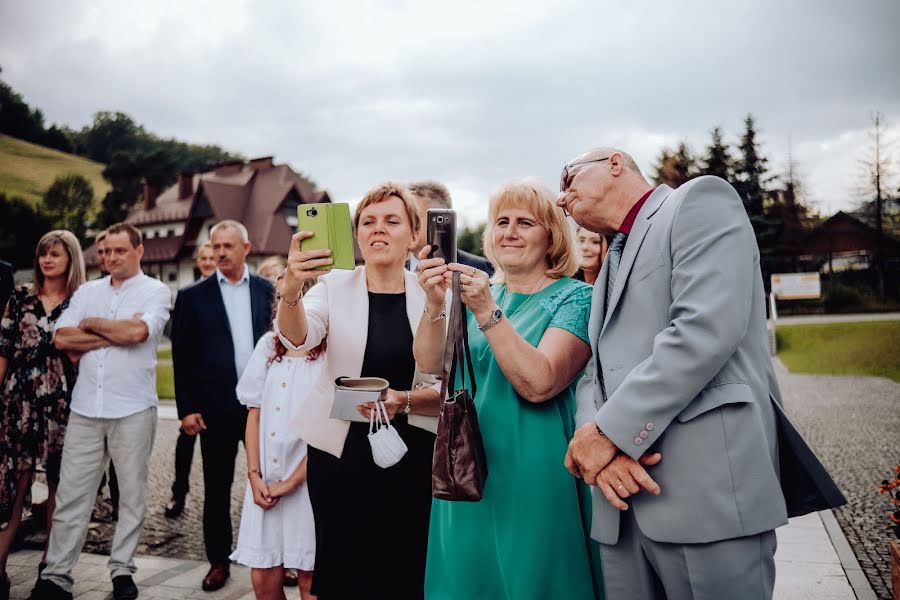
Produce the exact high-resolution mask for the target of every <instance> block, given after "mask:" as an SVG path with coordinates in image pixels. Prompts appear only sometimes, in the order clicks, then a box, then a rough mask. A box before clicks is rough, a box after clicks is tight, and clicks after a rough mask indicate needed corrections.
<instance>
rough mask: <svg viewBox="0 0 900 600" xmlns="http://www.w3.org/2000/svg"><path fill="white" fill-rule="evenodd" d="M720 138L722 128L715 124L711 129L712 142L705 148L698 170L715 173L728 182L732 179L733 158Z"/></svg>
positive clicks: (706, 173)
mask: <svg viewBox="0 0 900 600" xmlns="http://www.w3.org/2000/svg"><path fill="white" fill-rule="evenodd" d="M722 138H723V136H722V128H721V127H718V126H717V127H716V128H715V129H713V130H712V142H710V144H709V146H707V148H706V156H704V157H703V160H702V162H701V167H700V170H701V174H703V175H715V176H716V177H721V178H722V179H724V180H725V181H729V182H730V181H732V180H733V179H734V173H733V164H734V159H733V158H732V157H731V152H730V151H729V149H728V144H726V143H725V142H724V140H723V139H722Z"/></svg>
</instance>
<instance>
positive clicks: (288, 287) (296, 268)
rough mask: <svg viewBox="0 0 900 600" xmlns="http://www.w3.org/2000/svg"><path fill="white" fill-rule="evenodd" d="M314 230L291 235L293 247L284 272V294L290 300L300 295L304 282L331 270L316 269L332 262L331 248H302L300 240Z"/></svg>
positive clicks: (311, 233)
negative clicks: (304, 249)
mask: <svg viewBox="0 0 900 600" xmlns="http://www.w3.org/2000/svg"><path fill="white" fill-rule="evenodd" d="M313 235H314V234H313V232H312V231H298V232H297V233H295V234H294V235H293V236H291V248H290V250H289V251H288V260H287V270H286V271H285V273H284V284H283V286H282V291H281V293H282V296H283V297H284V298H285V299H286V300H287V301H288V302H293V299H294V298H296V297H298V296H299V295H300V291H301V290H302V289H303V284H305V283H306V282H307V281H310V280H313V279H318V278H319V277H321V276H322V275H325V274H326V273H329V272H331V270H330V269H328V270H324V271H316V270H315V268H316V267H321V266H326V265H330V264H332V263H333V262H334V261H333V259H332V258H331V250H328V249H327V248H326V249H324V250H306V251H303V250H300V242H302V241H303V240H305V239H306V238H311V237H312V236H313Z"/></svg>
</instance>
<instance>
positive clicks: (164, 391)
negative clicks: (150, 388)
mask: <svg viewBox="0 0 900 600" xmlns="http://www.w3.org/2000/svg"><path fill="white" fill-rule="evenodd" d="M156 395H157V396H159V398H160V400H171V399H172V398H174V397H175V369H174V368H172V364H171V363H167V364H161V365H159V364H158V365H156Z"/></svg>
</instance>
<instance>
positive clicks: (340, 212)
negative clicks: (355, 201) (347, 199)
mask: <svg viewBox="0 0 900 600" xmlns="http://www.w3.org/2000/svg"><path fill="white" fill-rule="evenodd" d="M297 231H312V232H313V236H312V237H310V238H306V239H305V240H303V241H301V242H300V249H301V250H324V249H326V248H327V249H328V250H331V258H332V260H333V261H334V262H333V263H332V264H330V265H326V266H321V267H316V270H319V271H325V270H328V269H349V270H353V269H354V268H356V260H355V257H354V255H353V226H352V225H351V221H350V205H349V204H346V203H341V202H335V203H332V202H323V203H319V204H301V205H300V206H298V207H297Z"/></svg>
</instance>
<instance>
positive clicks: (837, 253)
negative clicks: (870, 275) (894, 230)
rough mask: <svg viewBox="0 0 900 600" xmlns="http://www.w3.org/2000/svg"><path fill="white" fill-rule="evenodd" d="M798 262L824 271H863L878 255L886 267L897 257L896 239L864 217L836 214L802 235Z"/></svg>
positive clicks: (899, 251) (899, 245)
mask: <svg viewBox="0 0 900 600" xmlns="http://www.w3.org/2000/svg"><path fill="white" fill-rule="evenodd" d="M799 254H800V256H799V259H800V261H801V262H803V263H805V264H807V265H810V266H811V267H813V269H818V270H821V271H822V272H823V273H825V272H831V273H833V272H836V271H848V270H864V269H868V268H870V267H871V266H872V262H873V260H874V259H875V257H876V256H878V255H879V254H880V255H881V256H882V257H883V258H884V259H885V260H886V261H887V262H888V263H889V264H890V263H894V262H896V261H897V259H898V258H900V240H898V239H897V238H896V237H894V236H893V235H891V234H890V233H889V232H888V231H887V230H885V231H882V232H881V233H879V232H878V230H877V229H876V228H875V227H874V226H873V225H872V224H871V223H869V222H867V220H866V218H865V216H864V215H860V214H855V215H854V214H850V213H846V212H843V211H838V212H837V213H835V214H834V215H833V216H831V217H830V218H829V219H827V220H826V221H824V222H822V223H821V224H820V225H819V226H817V227H816V228H815V229H813V230H812V231H810V232H809V233H807V234H806V236H805V237H804V238H803V240H802V242H801V243H800V247H799Z"/></svg>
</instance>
